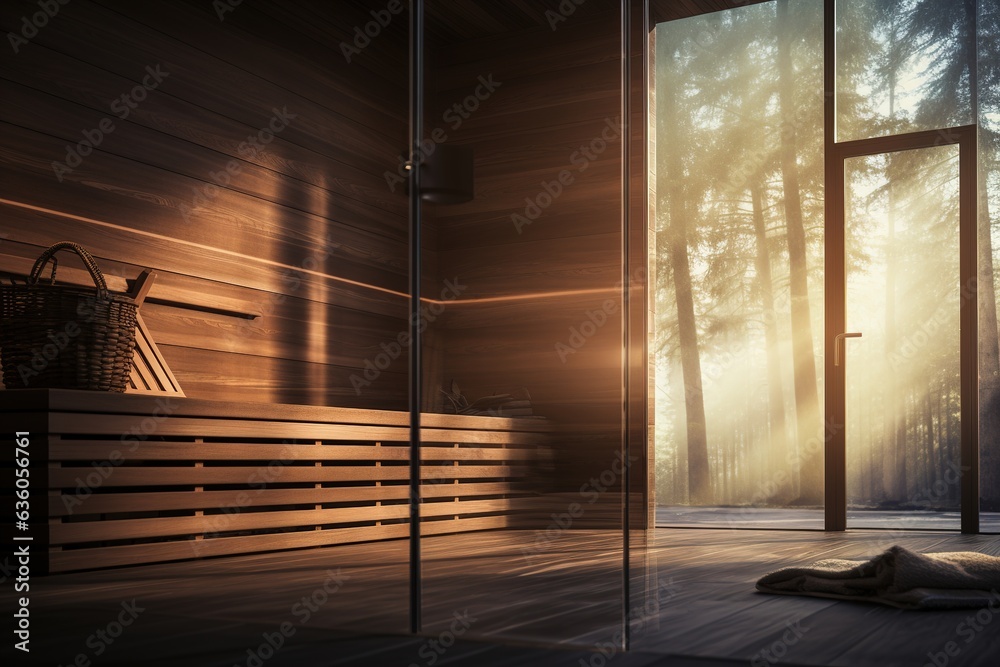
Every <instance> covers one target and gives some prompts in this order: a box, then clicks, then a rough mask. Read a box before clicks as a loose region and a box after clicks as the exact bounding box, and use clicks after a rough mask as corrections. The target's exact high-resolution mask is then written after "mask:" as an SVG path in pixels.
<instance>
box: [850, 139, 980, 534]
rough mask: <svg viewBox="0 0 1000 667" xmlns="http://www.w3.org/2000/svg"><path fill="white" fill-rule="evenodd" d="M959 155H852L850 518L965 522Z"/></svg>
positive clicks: (942, 151)
mask: <svg viewBox="0 0 1000 667" xmlns="http://www.w3.org/2000/svg"><path fill="white" fill-rule="evenodd" d="M958 155H959V149H958V146H942V147H938V148H931V149H926V150H914V151H901V152H897V153H889V154H880V155H874V156H869V157H859V158H852V159H849V160H847V161H846V163H845V176H846V179H847V180H846V183H845V187H846V192H847V195H846V204H845V210H846V243H847V247H846V256H847V330H848V331H851V332H860V333H862V334H863V337H862V338H860V339H854V340H848V341H847V342H846V350H847V352H846V354H845V355H844V356H843V357H842V358H845V359H846V364H847V366H846V387H847V501H848V525H849V526H851V527H887V526H892V527H896V528H898V527H926V528H949V529H957V528H958V527H959V525H960V520H959V514H958V511H959V502H960V486H961V484H960V480H961V469H960V461H961V432H960V408H961V384H960V380H961V366H960V355H959V351H960V349H959V344H960V338H959V308H960V304H961V299H962V295H961V290H960V287H961V285H960V279H959V252H958V242H959V213H958ZM864 510H879V511H878V512H875V513H866V512H865V511H864Z"/></svg>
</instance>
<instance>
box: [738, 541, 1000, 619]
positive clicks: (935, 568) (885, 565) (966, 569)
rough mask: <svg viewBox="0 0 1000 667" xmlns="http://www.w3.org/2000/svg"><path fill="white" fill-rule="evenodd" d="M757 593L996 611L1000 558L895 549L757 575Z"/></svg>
mask: <svg viewBox="0 0 1000 667" xmlns="http://www.w3.org/2000/svg"><path fill="white" fill-rule="evenodd" d="M757 590H758V591H761V592H764V593H779V594H782V595H811V596H815V597H827V598H835V599H839V600H859V601H866V602H879V603H882V604H887V605H890V606H893V607H899V608H901V609H955V608H976V607H986V606H990V607H991V608H997V609H1000V592H998V591H1000V558H997V557H995V556H988V555H986V554H981V553H977V552H975V551H957V552H952V553H934V554H919V553H914V552H913V551H910V550H909V549H906V548H904V547H901V546H898V545H897V546H894V547H890V548H889V549H886V550H885V552H884V553H881V554H879V555H878V556H875V557H874V558H871V559H869V560H861V561H858V560H842V559H839V558H830V559H827V560H821V561H819V562H818V563H816V564H815V565H812V566H810V567H788V568H784V569H781V570H777V571H776V572H771V573H769V574H766V575H764V576H763V577H761V579H760V580H759V581H758V582H757Z"/></svg>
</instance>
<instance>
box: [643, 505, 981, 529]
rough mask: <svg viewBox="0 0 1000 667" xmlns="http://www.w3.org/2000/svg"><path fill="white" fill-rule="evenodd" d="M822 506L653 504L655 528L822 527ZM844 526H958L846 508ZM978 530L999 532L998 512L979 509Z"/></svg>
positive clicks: (918, 515)
mask: <svg viewBox="0 0 1000 667" xmlns="http://www.w3.org/2000/svg"><path fill="white" fill-rule="evenodd" d="M823 518H824V512H823V510H822V509H800V508H797V507H796V508H779V509H776V508H769V507H712V506H702V507H690V506H686V505H657V506H656V527H657V528H691V527H699V528H755V529H765V530H772V529H773V530H781V529H785V530H788V529H790V530H823ZM847 527H848V528H849V529H853V528H874V529H878V530H927V531H931V530H950V531H955V532H958V531H960V530H961V528H962V517H961V514H960V513H959V512H957V511H955V512H935V511H923V510H921V511H914V510H891V511H890V510H858V509H851V508H849V509H848V510H847ZM979 532H981V533H1000V513H998V512H980V514H979Z"/></svg>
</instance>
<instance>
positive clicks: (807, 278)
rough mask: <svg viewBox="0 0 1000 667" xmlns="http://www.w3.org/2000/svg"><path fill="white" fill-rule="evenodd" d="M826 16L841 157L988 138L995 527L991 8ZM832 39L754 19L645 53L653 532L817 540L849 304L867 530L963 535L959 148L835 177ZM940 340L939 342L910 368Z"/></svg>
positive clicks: (985, 442) (986, 240) (696, 24)
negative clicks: (718, 531)
mask: <svg viewBox="0 0 1000 667" xmlns="http://www.w3.org/2000/svg"><path fill="white" fill-rule="evenodd" d="M834 15H835V16H836V19H835V21H836V23H835V29H836V33H835V34H836V39H837V49H836V53H837V61H836V62H835V63H833V66H834V70H833V71H834V73H835V77H834V78H835V80H836V91H837V93H836V114H835V117H834V119H833V120H834V122H835V128H834V129H835V131H836V134H835V137H836V141H838V142H843V141H855V140H861V141H867V140H870V139H872V138H878V137H888V136H901V135H907V134H908V133H915V132H919V131H924V130H934V131H938V130H942V131H945V130H947V128H951V127H957V126H963V125H964V126H969V125H970V124H974V123H976V122H977V121H978V126H977V127H978V136H979V152H978V163H979V179H978V184H979V197H978V224H977V227H976V237H977V238H976V250H977V252H978V255H977V265H978V276H979V290H978V297H977V298H978V322H979V324H978V329H977V337H978V350H977V355H978V363H979V373H978V376H979V377H978V399H979V413H978V427H979V434H980V438H979V440H980V458H979V461H980V470H981V488H980V496H981V509H982V511H983V512H984V514H983V517H984V520H985V518H986V517H988V516H991V515H989V514H988V513H989V512H998V511H1000V366H998V357H1000V348H998V336H997V330H998V327H997V312H996V311H997V308H996V303H997V301H996V294H997V287H998V285H997V278H998V276H997V273H996V272H995V271H994V270H993V266H994V264H996V262H997V261H998V258H997V250H998V247H1000V221H998V219H997V218H998V216H997V214H996V211H997V210H1000V187H998V186H1000V183H998V181H1000V170H998V167H997V165H998V160H997V157H998V143H1000V142H998V139H997V138H998V136H1000V135H998V130H1000V92H998V91H1000V58H998V55H1000V54H998V32H1000V30H998V26H1000V19H998V15H1000V8H998V7H997V3H995V2H985V1H979V2H977V1H976V0H963V2H953V1H952V0H894V1H889V2H884V1H876V0H837V1H836V2H835V13H834ZM823 35H824V2H823V0H772V1H770V2H762V3H759V4H753V5H749V6H743V7H739V8H736V9H731V10H726V11H722V12H716V13H713V14H707V15H703V16H698V17H693V18H688V19H682V20H678V21H670V22H666V23H661V24H658V25H657V26H656V28H655V30H654V32H653V35H652V37H653V42H654V46H653V50H652V59H653V65H652V68H653V85H652V90H651V93H650V109H651V120H650V123H651V124H650V130H651V135H652V141H651V144H650V172H651V173H650V176H649V178H650V192H651V210H652V215H653V224H652V227H653V228H654V229H655V236H654V237H653V238H651V241H650V254H651V258H650V262H651V265H652V266H654V267H655V271H654V276H655V283H654V285H655V294H654V298H653V301H654V304H653V311H654V317H653V320H652V325H651V331H650V350H651V354H652V355H653V360H652V361H653V373H654V383H653V384H654V386H655V396H654V405H655V418H654V428H653V434H652V437H653V438H654V439H655V467H656V502H657V505H658V523H659V524H660V525H673V524H676V523H679V524H685V525H688V524H691V523H706V522H708V523H712V522H722V523H724V524H726V525H739V526H742V527H749V526H754V525H759V526H761V527H776V526H780V527H796V528H823V526H824V523H823V511H822V510H823V506H824V502H825V501H826V496H825V488H824V460H823V458H824V457H823V453H824V447H825V443H826V440H827V439H828V434H827V433H826V422H825V419H824V417H825V416H824V413H823V406H824V392H825V386H826V384H827V383H826V382H825V378H824V366H825V365H826V359H825V355H826V354H827V353H828V351H827V350H825V349H824V335H825V333H829V332H825V329H824V327H825V326H826V323H824V310H825V306H826V304H825V300H826V299H829V298H831V296H830V295H831V294H844V295H845V296H846V301H847V306H846V307H847V322H848V329H849V330H852V331H853V329H851V327H859V328H861V329H864V330H867V331H868V333H866V334H865V336H866V337H864V338H862V339H860V340H854V339H852V342H849V343H848V344H847V348H846V350H847V354H848V355H849V356H850V359H851V363H853V364H854V365H853V367H852V366H851V365H850V364H849V365H848V372H847V376H846V386H847V389H846V406H847V408H846V409H847V434H846V438H847V446H846V458H847V482H846V493H847V501H846V502H847V503H848V511H849V513H852V514H853V515H854V516H855V517H858V516H861V517H865V518H864V520H862V521H861V522H860V523H858V522H856V523H855V524H854V525H861V524H863V523H864V522H865V521H868V522H869V525H872V526H875V525H880V524H878V521H875V520H874V519H872V517H877V516H882V514H879V513H883V514H884V515H885V516H889V514H892V513H893V512H896V513H899V514H900V515H901V514H902V513H906V514H907V516H908V517H910V518H911V519H913V517H916V519H914V520H912V521H910V523H908V524H904V525H903V527H920V526H921V525H923V526H930V525H931V524H926V523H925V524H920V521H923V520H924V514H922V513H927V514H926V516H927V517H928V518H929V519H932V520H933V521H936V522H937V523H936V524H935V526H934V527H946V528H952V527H955V526H957V519H956V517H957V513H958V509H959V508H958V500H959V494H958V489H957V487H956V484H955V483H954V480H952V482H951V483H949V482H948V481H947V477H948V471H949V470H951V469H952V468H953V467H954V466H955V465H956V464H957V461H958V460H959V449H960V443H959V437H958V432H959V424H958V418H959V414H958V412H959V407H960V398H961V391H962V390H961V386H960V384H959V383H958V380H957V378H958V376H957V366H956V363H957V359H958V356H957V355H958V352H957V350H958V345H959V343H958V336H957V330H958V310H957V309H958V301H957V299H959V298H961V297H960V296H956V295H959V294H960V291H959V284H958V282H959V281H958V273H957V266H958V264H957V263H958V224H957V220H958V196H957V193H958V181H959V175H958V168H957V164H958V149H957V146H954V145H953V146H951V147H941V148H928V149H924V150H919V151H906V150H896V152H891V153H879V154H878V155H874V154H872V155H871V156H870V157H864V158H861V157H859V158H851V159H849V160H848V161H847V162H845V163H844V172H845V173H844V174H840V173H834V174H825V173H824V160H825V155H824V131H825V126H824V122H825V119H824V40H823ZM942 143H947V141H943V142H942ZM859 154H863V153H859ZM828 178H844V179H845V180H844V181H843V188H840V186H839V185H838V192H839V191H840V190H843V192H844V201H843V207H844V210H845V225H844V228H843V230H840V231H837V230H834V231H833V233H834V234H839V235H840V239H841V241H842V242H843V243H844V245H845V248H846V255H845V259H844V265H845V271H846V274H845V276H846V279H845V284H844V285H843V286H840V287H838V288H837V289H835V290H833V291H832V292H831V288H830V285H829V284H828V283H829V281H830V279H831V278H830V276H827V275H824V261H825V260H826V259H827V258H826V257H825V252H826V251H825V248H826V246H825V235H826V234H828V233H830V230H829V229H827V227H826V224H827V223H826V221H825V216H824V203H825V196H826V188H827V184H828V181H827V180H826V179H828ZM969 247H970V248H971V245H970V246H969ZM932 278H936V279H937V280H938V282H939V284H932V283H933V280H932ZM929 281H930V282H929ZM939 288H940V289H939ZM951 288H954V289H951ZM942 290H943V291H942ZM938 291H942V293H941V295H938V294H937V292H938ZM951 296H956V300H954V302H953V303H952V302H950V301H949V300H948V299H949V298H950V297H951ZM939 297H940V298H939ZM928 309H929V310H928ZM942 309H943V310H942ZM939 311H941V312H939ZM938 316H940V317H938ZM935 317H938V319H940V320H941V321H940V322H938V321H937V320H936V319H934V318H935ZM929 319H931V320H934V322H932V324H934V327H935V328H934V335H933V340H931V341H929V342H928V344H927V345H926V349H923V352H922V353H920V354H919V355H918V356H919V359H918V361H913V355H912V354H910V353H911V352H912V350H911V348H912V347H913V345H914V340H915V336H917V337H919V336H918V334H919V332H921V331H923V332H924V333H923V334H921V335H925V336H926V335H927V334H926V329H927V327H926V326H924V325H926V324H927V322H928V320H929ZM831 354H832V353H831ZM908 355H909V356H908ZM900 359H903V360H904V361H906V363H904V364H900V363H896V364H895V365H893V363H892V362H893V361H896V362H898V361H899V360H900ZM949 466H950V467H949ZM952 477H954V475H952ZM841 502H844V501H841ZM931 515H933V516H931ZM992 516H995V517H1000V515H992ZM869 519H871V521H869ZM953 519H954V521H953ZM995 523H996V522H995ZM899 525H900V524H899V523H898V522H897V523H896V524H894V526H895V527H899ZM990 525H993V524H990ZM997 526H1000V523H997V525H996V526H994V528H995V527H997ZM983 530H989V528H988V526H987V524H984V527H983Z"/></svg>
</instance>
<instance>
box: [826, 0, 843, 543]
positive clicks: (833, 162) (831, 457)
mask: <svg viewBox="0 0 1000 667" xmlns="http://www.w3.org/2000/svg"><path fill="white" fill-rule="evenodd" d="M836 16H837V14H836V0H826V3H825V5H824V7H823V90H824V95H825V98H824V101H823V136H824V142H823V143H824V153H825V157H824V160H823V162H824V171H825V176H824V180H825V183H826V193H825V195H824V196H825V199H826V201H825V209H826V211H825V217H826V225H825V231H824V239H825V240H824V273H825V287H826V290H825V291H826V300H825V307H824V309H825V315H826V326H825V328H824V332H823V339H824V341H825V348H824V349H825V350H826V354H825V355H824V358H825V362H826V363H825V366H824V377H825V378H826V380H825V386H826V390H825V392H824V397H823V403H824V408H825V409H824V411H825V413H826V423H827V430H826V431H825V434H826V436H825V438H824V440H825V443H824V444H825V447H824V456H823V463H824V495H823V508H824V514H825V521H824V528H825V529H826V530H836V531H842V530H846V529H847V493H846V486H847V456H846V432H845V429H844V426H845V418H846V415H845V412H846V410H845V405H844V404H845V400H844V398H845V397H844V367H843V366H836V365H834V363H833V359H834V354H833V352H834V349H835V346H836V343H837V341H836V336H837V334H838V333H842V332H843V331H844V327H845V326H846V312H845V310H846V304H845V293H844V292H845V290H844V270H845V267H844V158H843V156H842V155H841V154H840V153H839V152H838V151H837V146H836V144H837V96H836V86H837V80H836V73H837V70H836V57H837V49H836V46H837V42H836V35H837V26H836Z"/></svg>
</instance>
